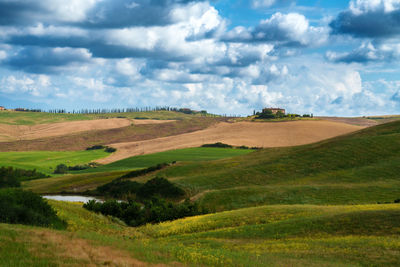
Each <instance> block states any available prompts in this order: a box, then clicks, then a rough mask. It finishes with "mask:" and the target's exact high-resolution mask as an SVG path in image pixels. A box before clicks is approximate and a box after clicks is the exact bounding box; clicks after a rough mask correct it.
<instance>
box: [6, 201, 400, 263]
mask: <svg viewBox="0 0 400 267" xmlns="http://www.w3.org/2000/svg"><path fill="white" fill-rule="evenodd" d="M50 203H51V205H52V206H53V207H54V208H55V209H56V210H57V212H58V214H59V216H60V217H61V218H62V219H65V220H67V222H68V224H69V226H68V229H67V230H66V231H54V230H48V229H44V228H37V227H26V226H18V225H5V224H0V240H2V242H0V247H1V248H2V249H1V250H0V255H1V257H0V259H1V260H2V261H3V262H1V263H5V264H7V263H9V262H10V263H12V264H14V265H12V266H22V265H23V264H20V262H21V263H26V264H30V265H33V266H46V264H58V265H63V264H66V263H69V264H71V265H72V266H78V265H79V264H92V265H99V264H101V262H98V259H97V256H96V255H95V253H92V256H91V257H90V258H89V259H88V260H87V261H86V262H83V261H82V260H81V259H79V257H80V256H81V253H77V254H72V252H73V250H72V251H70V249H71V247H73V246H76V244H79V243H77V241H78V240H85V242H86V243H85V245H86V247H85V248H84V251H90V249H92V251H95V250H96V248H100V247H107V251H119V254H120V255H129V256H130V257H133V258H135V259H138V260H140V261H143V262H148V263H150V264H152V263H153V264H154V263H163V264H168V265H171V266H175V265H177V263H183V264H187V265H189V266H199V265H202V266H398V265H399V264H400V237H399V234H400V230H399V229H400V205H396V204H390V205H345V206H315V205H272V206H262V207H255V208H246V209H240V210H235V211H226V212H220V213H215V214H209V215H202V216H196V217H190V218H185V219H180V220H176V221H173V222H164V223H161V224H158V225H146V226H142V227H139V228H129V227H126V226H124V224H123V223H122V222H120V221H118V220H116V219H112V218H110V217H104V216H101V215H98V214H94V213H91V212H89V211H87V210H84V209H83V208H82V207H81V206H80V205H78V204H69V203H63V202H57V201H50ZM39 240H40V241H39ZM54 240H62V241H61V243H60V244H58V243H56V244H57V245H55V244H54ZM4 241H5V242H4ZM28 248H29V249H28ZM40 251H42V253H40ZM75 253H76V252H75ZM61 255H62V256H61ZM18 257H20V259H19V260H18ZM113 260H115V259H114V258H110V261H113ZM18 264H19V265H18ZM103 264H104V263H103ZM109 264H110V263H109Z"/></svg>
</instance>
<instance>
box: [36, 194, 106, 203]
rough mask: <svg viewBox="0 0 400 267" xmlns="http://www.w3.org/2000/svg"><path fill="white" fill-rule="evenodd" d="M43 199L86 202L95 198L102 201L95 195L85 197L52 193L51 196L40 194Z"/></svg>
mask: <svg viewBox="0 0 400 267" xmlns="http://www.w3.org/2000/svg"><path fill="white" fill-rule="evenodd" d="M42 197H43V198H45V199H51V200H57V201H67V202H82V203H87V202H88V201H89V200H96V201H100V202H103V200H102V199H99V198H95V197H85V196H68V195H52V196H42Z"/></svg>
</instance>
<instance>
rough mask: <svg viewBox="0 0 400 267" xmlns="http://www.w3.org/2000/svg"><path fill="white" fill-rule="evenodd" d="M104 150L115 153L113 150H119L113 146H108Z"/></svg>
mask: <svg viewBox="0 0 400 267" xmlns="http://www.w3.org/2000/svg"><path fill="white" fill-rule="evenodd" d="M104 151H105V152H107V153H113V152H115V151H117V149H116V148H113V147H109V146H106V148H105V149H104Z"/></svg>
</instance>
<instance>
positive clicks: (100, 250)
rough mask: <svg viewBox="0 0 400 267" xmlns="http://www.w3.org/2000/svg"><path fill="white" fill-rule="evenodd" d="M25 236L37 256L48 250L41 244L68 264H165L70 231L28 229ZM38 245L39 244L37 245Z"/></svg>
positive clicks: (55, 256)
mask: <svg viewBox="0 0 400 267" xmlns="http://www.w3.org/2000/svg"><path fill="white" fill-rule="evenodd" d="M26 234H27V236H28V237H29V239H30V242H31V243H33V244H35V245H34V246H31V248H30V250H31V251H30V252H31V253H32V254H34V255H37V256H39V257H43V256H45V255H43V254H47V253H49V251H43V250H42V248H43V246H40V245H44V244H45V245H46V247H48V246H49V247H50V248H51V250H52V251H51V252H50V253H52V254H53V257H54V258H61V259H63V260H62V261H64V262H68V259H71V261H70V262H71V264H68V265H70V266H138V267H142V266H160V267H161V266H165V265H163V264H157V265H150V264H148V263H145V262H142V261H139V260H137V259H135V258H133V257H131V256H130V255H129V253H128V252H126V251H121V250H117V249H115V248H112V247H107V246H94V245H93V244H91V243H90V242H89V241H87V240H84V239H80V238H77V237H75V236H74V234H72V233H68V234H66V233H63V234H61V233H57V232H55V231H46V230H39V229H38V230H29V231H27V233H26ZM38 245H39V246H38Z"/></svg>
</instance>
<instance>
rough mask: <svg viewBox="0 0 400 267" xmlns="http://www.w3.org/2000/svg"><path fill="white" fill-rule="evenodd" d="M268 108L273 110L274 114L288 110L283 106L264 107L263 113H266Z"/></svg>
mask: <svg viewBox="0 0 400 267" xmlns="http://www.w3.org/2000/svg"><path fill="white" fill-rule="evenodd" d="M267 110H270V111H271V112H272V114H276V113H278V112H281V113H283V114H285V113H286V110H285V109H283V108H264V109H263V113H265V112H266V111H267Z"/></svg>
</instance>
